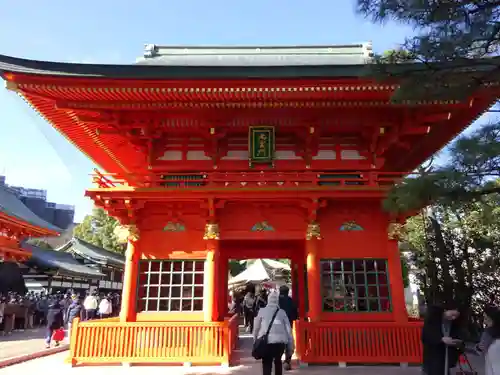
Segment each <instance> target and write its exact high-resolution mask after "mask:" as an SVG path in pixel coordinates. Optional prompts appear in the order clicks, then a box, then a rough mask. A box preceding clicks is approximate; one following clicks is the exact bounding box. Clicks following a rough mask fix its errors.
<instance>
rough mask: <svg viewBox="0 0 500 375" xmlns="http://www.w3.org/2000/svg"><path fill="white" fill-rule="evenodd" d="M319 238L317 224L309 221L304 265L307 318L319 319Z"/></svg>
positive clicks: (320, 301) (311, 319)
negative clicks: (305, 268)
mask: <svg viewBox="0 0 500 375" xmlns="http://www.w3.org/2000/svg"><path fill="white" fill-rule="evenodd" d="M320 240H321V233H320V227H319V224H318V223H316V222H315V221H313V222H311V223H310V224H309V225H308V227H307V234H306V265H307V294H308V297H309V319H310V321H312V322H314V321H319V320H320V319H321V306H322V298H321V280H320V269H319V268H320V267H319V259H318V255H317V254H318V247H319V242H320Z"/></svg>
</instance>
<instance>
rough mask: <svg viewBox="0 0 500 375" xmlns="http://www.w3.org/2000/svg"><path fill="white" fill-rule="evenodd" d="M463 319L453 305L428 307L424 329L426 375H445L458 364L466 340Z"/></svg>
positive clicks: (424, 368)
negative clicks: (461, 348)
mask: <svg viewBox="0 0 500 375" xmlns="http://www.w3.org/2000/svg"><path fill="white" fill-rule="evenodd" d="M461 318H462V317H461V316H460V312H459V310H458V309H457V308H456V307H455V305H453V304H447V305H446V306H429V307H428V309H427V312H426V316H425V321H424V327H423V329H422V344H423V349H424V353H423V371H424V373H425V374H426V375H443V374H445V373H448V372H449V369H450V368H452V367H455V365H456V364H457V362H458V358H459V356H460V349H459V348H460V347H461V346H462V344H463V339H464V332H463V331H462V330H461V324H460V321H461ZM445 371H446V372H445Z"/></svg>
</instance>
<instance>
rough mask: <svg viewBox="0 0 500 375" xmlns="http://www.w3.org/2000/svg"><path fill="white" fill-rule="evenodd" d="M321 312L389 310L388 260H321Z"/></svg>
mask: <svg viewBox="0 0 500 375" xmlns="http://www.w3.org/2000/svg"><path fill="white" fill-rule="evenodd" d="M321 289H322V296H323V311H326V312H388V311H391V308H392V306H391V297H390V288H389V277H388V274H387V260H384V259H323V260H321Z"/></svg>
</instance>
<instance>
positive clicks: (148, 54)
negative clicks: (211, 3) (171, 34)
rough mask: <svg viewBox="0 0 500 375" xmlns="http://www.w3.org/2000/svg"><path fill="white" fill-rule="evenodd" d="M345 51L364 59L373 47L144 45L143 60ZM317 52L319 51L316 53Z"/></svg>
mask: <svg viewBox="0 0 500 375" xmlns="http://www.w3.org/2000/svg"><path fill="white" fill-rule="evenodd" d="M346 49H357V50H359V52H360V53H359V54H360V55H362V56H364V57H371V56H373V46H372V42H363V43H354V44H332V45H324V44H322V45H313V44H311V45H288V46H287V45H279V46H272V45H269V46H266V45H227V46H222V45H205V46H202V45H191V46H190V45H160V44H153V43H151V44H145V45H144V53H143V58H154V57H156V56H159V55H162V54H161V53H160V50H171V51H173V50H175V51H183V52H184V53H185V54H187V55H189V51H190V50H191V51H193V52H195V51H196V52H199V51H203V50H205V51H207V52H208V51H211V52H212V53H207V54H212V55H218V54H220V53H222V52H224V51H226V52H229V51H238V50H240V51H241V52H242V53H244V52H247V51H254V52H259V53H260V52H262V54H266V52H271V51H274V52H277V51H279V50H288V51H290V50H296V54H300V50H303V51H307V50H316V51H318V50H327V52H330V53H332V52H335V50H346ZM318 52H319V51H318Z"/></svg>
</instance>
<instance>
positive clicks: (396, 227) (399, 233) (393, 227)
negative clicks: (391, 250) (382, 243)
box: [387, 223, 406, 240]
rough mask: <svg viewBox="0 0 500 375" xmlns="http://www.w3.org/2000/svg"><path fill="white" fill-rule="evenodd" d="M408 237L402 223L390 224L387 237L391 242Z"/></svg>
mask: <svg viewBox="0 0 500 375" xmlns="http://www.w3.org/2000/svg"><path fill="white" fill-rule="evenodd" d="M405 236H406V228H405V226H404V225H403V224H400V223H389V225H388V226H387V237H388V238H389V239H390V240H400V239H402V238H403V237H405Z"/></svg>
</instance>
